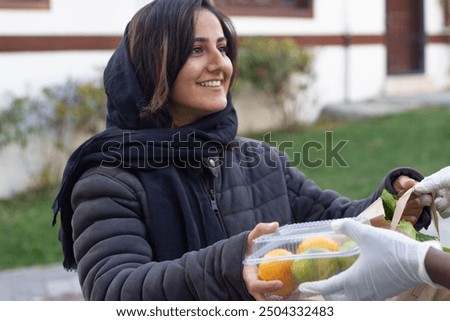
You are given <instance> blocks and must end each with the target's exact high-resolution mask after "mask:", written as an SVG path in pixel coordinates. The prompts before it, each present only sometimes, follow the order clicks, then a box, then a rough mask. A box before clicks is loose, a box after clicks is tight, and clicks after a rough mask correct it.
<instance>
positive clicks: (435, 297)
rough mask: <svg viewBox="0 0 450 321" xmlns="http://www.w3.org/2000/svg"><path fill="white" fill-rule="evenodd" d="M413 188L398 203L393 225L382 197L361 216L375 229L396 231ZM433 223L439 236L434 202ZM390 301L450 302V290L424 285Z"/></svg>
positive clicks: (432, 206) (432, 205)
mask: <svg viewBox="0 0 450 321" xmlns="http://www.w3.org/2000/svg"><path fill="white" fill-rule="evenodd" d="M412 192H413V188H411V189H409V190H408V191H407V192H405V194H403V195H402V197H400V198H399V199H398V201H397V204H396V207H395V212H394V214H393V217H392V221H391V223H390V224H389V223H387V222H386V220H385V218H384V216H385V213H384V208H383V202H382V200H381V197H380V198H378V199H377V200H376V201H375V202H373V203H372V204H371V205H370V206H369V207H368V208H367V209H365V210H364V211H363V212H362V213H361V214H360V215H359V216H360V217H364V218H366V219H368V220H369V221H370V224H371V225H372V226H375V227H380V228H390V229H392V230H395V229H396V228H397V226H398V223H399V222H400V219H401V217H402V215H403V212H404V210H405V207H406V203H407V202H408V200H409V199H410V198H411V194H412ZM430 209H431V216H432V221H433V223H434V225H435V228H436V232H437V234H438V239H439V238H440V235H439V219H438V217H437V215H438V214H437V211H436V206H435V204H434V200H433V202H432V203H431V205H430ZM388 300H390V301H444V300H445V301H449V300H450V290H448V289H446V288H443V287H440V286H433V285H430V284H426V283H422V284H419V285H417V286H416V287H413V288H411V289H409V290H407V291H404V292H403V293H401V294H399V295H397V296H395V297H392V298H390V299H388Z"/></svg>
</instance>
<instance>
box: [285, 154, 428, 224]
mask: <svg viewBox="0 0 450 321" xmlns="http://www.w3.org/2000/svg"><path fill="white" fill-rule="evenodd" d="M281 157H282V158H283V157H285V156H283V155H281ZM285 163H286V161H285ZM285 173H286V182H287V187H288V193H289V194H288V195H289V199H290V201H291V208H292V212H293V215H294V220H295V221H296V222H305V221H319V220H327V219H336V218H344V217H354V216H357V215H358V214H359V213H361V212H362V211H363V210H364V209H365V208H367V207H368V206H369V205H370V204H372V203H373V202H374V201H375V200H376V199H377V198H378V197H379V196H380V195H381V192H382V190H383V189H384V188H386V189H388V190H389V191H390V192H391V193H395V194H397V193H398V194H400V195H401V194H403V193H404V192H406V191H407V190H408V189H409V188H410V187H412V186H413V185H414V184H415V182H416V181H418V180H421V179H422V178H423V176H422V175H421V174H420V173H418V172H417V171H415V170H414V169H411V168H398V169H395V170H392V171H391V172H389V173H388V174H387V175H386V176H385V178H384V179H383V180H382V182H381V184H380V186H379V187H378V189H377V190H376V191H375V192H374V193H373V194H372V195H370V196H369V197H367V198H366V199H362V200H354V201H352V200H350V199H348V198H346V197H343V196H341V195H340V194H339V193H337V192H335V191H333V190H329V189H321V188H320V187H318V186H317V185H316V183H315V182H313V181H312V180H310V179H308V178H307V177H306V176H305V175H304V174H303V173H302V172H301V171H299V170H298V169H297V168H294V167H286V170H285ZM403 218H404V219H405V220H408V221H410V222H411V223H413V224H415V227H416V229H420V228H422V227H424V226H428V225H429V224H430V220H431V214H430V209H429V207H424V206H423V205H422V204H421V203H420V202H419V201H418V199H417V200H416V199H411V200H410V201H409V202H408V205H407V208H406V209H405V215H404V217H403Z"/></svg>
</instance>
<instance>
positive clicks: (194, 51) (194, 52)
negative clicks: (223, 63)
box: [191, 47, 202, 55]
mask: <svg viewBox="0 0 450 321" xmlns="http://www.w3.org/2000/svg"><path fill="white" fill-rule="evenodd" d="M201 52H202V48H200V47H194V48H192V50H191V53H192V54H194V55H195V54H200V53H201Z"/></svg>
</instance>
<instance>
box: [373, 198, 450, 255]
mask: <svg viewBox="0 0 450 321" xmlns="http://www.w3.org/2000/svg"><path fill="white" fill-rule="evenodd" d="M397 200H398V196H396V195H393V194H391V193H390V192H389V191H388V190H387V189H383V192H382V193H381V201H382V202H383V209H384V218H385V220H386V221H387V222H388V223H390V222H391V221H392V217H393V216H394V211H395V206H396V205H397ZM397 231H399V232H401V233H403V234H406V235H407V236H409V237H411V238H413V239H416V240H417V241H419V242H425V241H431V240H437V241H439V240H438V238H437V237H436V236H431V235H427V234H424V233H421V232H419V231H416V229H415V228H414V225H413V224H412V223H411V222H408V221H405V220H400V222H399V223H398V226H397ZM443 249H444V251H446V252H450V248H445V247H443Z"/></svg>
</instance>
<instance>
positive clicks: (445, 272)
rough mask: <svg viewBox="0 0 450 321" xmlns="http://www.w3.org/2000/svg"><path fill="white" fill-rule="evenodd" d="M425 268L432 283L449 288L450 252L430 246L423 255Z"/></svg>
mask: <svg viewBox="0 0 450 321" xmlns="http://www.w3.org/2000/svg"><path fill="white" fill-rule="evenodd" d="M425 270H426V271H427V273H428V275H429V276H430V279H431V281H433V283H435V284H439V285H441V286H443V287H446V288H447V289H450V253H447V252H444V251H440V250H438V249H435V248H430V249H429V251H428V253H427V255H426V256H425Z"/></svg>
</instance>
